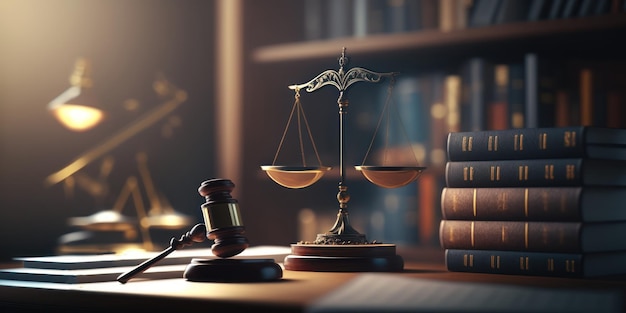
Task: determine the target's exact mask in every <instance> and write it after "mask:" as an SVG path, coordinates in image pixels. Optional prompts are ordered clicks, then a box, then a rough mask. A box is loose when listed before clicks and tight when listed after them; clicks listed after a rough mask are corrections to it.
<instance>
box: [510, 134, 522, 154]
mask: <svg viewBox="0 0 626 313" xmlns="http://www.w3.org/2000/svg"><path fill="white" fill-rule="evenodd" d="M513 139H514V142H513V150H515V151H522V150H524V135H522V134H518V135H515V136H514V137H513Z"/></svg>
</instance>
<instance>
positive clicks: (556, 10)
mask: <svg viewBox="0 0 626 313" xmlns="http://www.w3.org/2000/svg"><path fill="white" fill-rule="evenodd" d="M563 4H565V0H553V1H552V5H551V7H550V12H549V13H548V19H551V20H554V19H557V18H560V17H561V10H563Z"/></svg>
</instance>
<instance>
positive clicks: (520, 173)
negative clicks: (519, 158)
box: [517, 165, 528, 181]
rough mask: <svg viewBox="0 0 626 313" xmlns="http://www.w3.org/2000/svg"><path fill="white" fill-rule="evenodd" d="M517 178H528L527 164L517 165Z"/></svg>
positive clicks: (522, 179)
mask: <svg viewBox="0 0 626 313" xmlns="http://www.w3.org/2000/svg"><path fill="white" fill-rule="evenodd" d="M517 179H518V180H520V181H524V180H528V165H520V166H518V167H517Z"/></svg>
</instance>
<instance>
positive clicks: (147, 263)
mask: <svg viewBox="0 0 626 313" xmlns="http://www.w3.org/2000/svg"><path fill="white" fill-rule="evenodd" d="M174 250H176V249H175V248H174V247H173V246H170V247H168V248H167V249H165V250H163V252H161V253H159V255H157V256H155V257H153V258H152V259H148V260H146V261H144V262H143V263H141V264H139V265H137V266H136V267H135V268H133V269H132V270H130V271H128V272H126V273H123V274H121V275H120V276H118V277H117V281H119V282H120V283H122V284H125V283H126V282H128V280H130V279H131V278H133V277H135V275H137V274H139V273H142V272H143V271H145V270H147V269H148V268H149V267H151V266H152V265H154V263H156V262H159V261H161V259H163V258H165V257H166V256H168V255H169V254H170V253H172V252H174Z"/></svg>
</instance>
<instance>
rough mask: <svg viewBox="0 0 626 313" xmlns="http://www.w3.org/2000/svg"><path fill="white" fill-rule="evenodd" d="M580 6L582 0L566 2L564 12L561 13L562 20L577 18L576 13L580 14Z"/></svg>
mask: <svg viewBox="0 0 626 313" xmlns="http://www.w3.org/2000/svg"><path fill="white" fill-rule="evenodd" d="M580 4H581V1H580V0H566V2H565V6H564V7H563V12H561V18H572V17H576V13H577V12H578V8H579V7H580Z"/></svg>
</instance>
